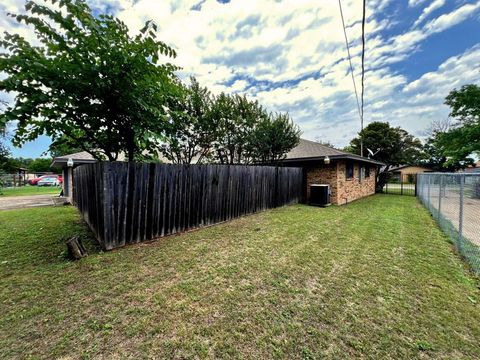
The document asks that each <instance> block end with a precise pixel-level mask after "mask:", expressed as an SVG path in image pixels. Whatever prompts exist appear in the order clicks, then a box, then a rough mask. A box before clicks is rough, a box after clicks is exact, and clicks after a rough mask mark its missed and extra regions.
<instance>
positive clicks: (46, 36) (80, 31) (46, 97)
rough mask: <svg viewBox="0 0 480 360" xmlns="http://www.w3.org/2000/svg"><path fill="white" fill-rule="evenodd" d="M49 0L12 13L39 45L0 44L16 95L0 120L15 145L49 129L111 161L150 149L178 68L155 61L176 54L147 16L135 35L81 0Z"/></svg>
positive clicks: (8, 40)
mask: <svg viewBox="0 0 480 360" xmlns="http://www.w3.org/2000/svg"><path fill="white" fill-rule="evenodd" d="M50 1H51V3H52V5H54V6H51V5H40V4H37V3H35V2H32V1H29V2H27V3H26V6H25V9H26V12H27V14H26V15H15V14H10V16H12V17H14V18H15V19H16V20H17V21H18V22H20V23H25V24H28V25H32V26H33V27H34V28H35V33H36V36H37V40H38V42H39V43H40V44H39V45H38V46H37V45H32V44H30V43H29V42H28V41H27V40H26V39H24V38H23V37H22V36H20V35H18V34H11V33H5V36H4V38H3V39H2V40H1V41H0V46H1V47H2V48H4V49H6V52H3V53H1V54H0V71H2V72H4V73H5V74H6V77H5V78H4V79H3V80H0V90H1V91H7V92H15V93H16V96H15V102H14V104H13V105H10V106H8V107H7V108H6V110H5V111H3V113H2V114H1V115H0V123H3V124H5V123H6V122H8V121H18V126H17V131H16V133H15V136H14V139H13V140H14V143H15V144H16V145H21V144H23V143H24V142H26V141H29V140H33V139H35V138H37V137H38V136H39V135H41V134H47V135H49V136H51V137H52V139H53V140H54V141H56V140H58V139H59V138H61V137H67V138H68V139H69V140H70V141H71V142H72V143H73V144H75V146H78V147H79V148H82V149H83V150H85V151H88V152H90V153H91V154H92V155H93V156H95V157H97V158H101V157H102V156H105V157H107V158H108V160H115V159H117V157H118V155H119V154H120V153H121V152H124V153H125V154H127V156H128V159H129V160H133V159H134V158H135V157H141V156H143V155H148V154H152V153H155V147H156V146H158V144H159V138H161V136H162V134H163V132H164V130H165V127H166V126H167V123H168V118H169V114H168V108H167V106H166V105H167V104H168V102H169V101H170V99H171V97H175V96H177V92H178V90H177V89H178V84H177V83H178V80H177V78H176V76H175V75H174V71H175V70H176V69H177V68H176V67H175V66H173V65H172V64H170V63H165V64H160V63H159V58H160V56H161V55H163V56H166V57H175V56H176V54H175V51H174V50H173V49H172V48H171V47H169V46H167V45H166V44H165V43H163V42H161V41H159V40H157V38H156V25H155V24H154V23H152V22H150V21H148V22H147V23H146V24H145V26H144V28H143V29H142V30H141V32H140V34H138V35H136V36H133V37H132V36H130V35H129V30H128V28H127V26H126V25H125V24H124V23H123V22H122V21H120V20H119V19H117V18H114V17H112V16H108V15H99V16H94V15H92V13H91V10H90V8H89V7H88V6H87V4H86V3H85V2H84V1H81V0H79V1H72V0H62V1H60V2H59V3H58V6H59V7H56V5H57V2H56V1H55V0H50Z"/></svg>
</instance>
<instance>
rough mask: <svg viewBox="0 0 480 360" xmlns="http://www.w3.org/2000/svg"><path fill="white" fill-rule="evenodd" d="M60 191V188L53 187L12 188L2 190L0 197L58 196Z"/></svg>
mask: <svg viewBox="0 0 480 360" xmlns="http://www.w3.org/2000/svg"><path fill="white" fill-rule="evenodd" d="M61 191H62V188H61V187H55V186H29V185H27V186H21V187H14V188H13V187H12V188H2V189H1V190H0V197H7V196H26V195H48V194H52V195H58V194H60V192H61Z"/></svg>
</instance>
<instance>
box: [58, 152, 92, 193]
mask: <svg viewBox="0 0 480 360" xmlns="http://www.w3.org/2000/svg"><path fill="white" fill-rule="evenodd" d="M96 162H97V160H95V158H94V157H93V156H92V155H91V154H90V153H88V152H86V151H81V152H78V153H74V154H67V155H63V156H58V157H56V158H54V159H53V162H52V165H51V167H57V168H60V169H62V176H63V183H62V188H63V196H65V197H66V198H67V199H68V200H69V201H70V202H72V199H73V169H74V168H76V167H77V166H79V165H84V164H93V163H96Z"/></svg>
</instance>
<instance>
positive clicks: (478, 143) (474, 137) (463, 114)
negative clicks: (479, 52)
mask: <svg viewBox="0 0 480 360" xmlns="http://www.w3.org/2000/svg"><path fill="white" fill-rule="evenodd" d="M445 104H446V105H448V106H450V108H451V112H450V116H451V117H453V118H455V120H456V123H455V124H454V125H453V127H452V128H451V129H450V130H448V131H446V132H443V133H438V134H437V135H436V138H435V139H434V144H435V146H436V147H437V148H438V149H439V152H440V153H441V154H442V155H443V156H444V157H445V158H447V161H446V163H447V164H448V165H450V166H452V165H453V166H455V164H460V165H461V166H462V167H464V166H466V165H468V164H469V163H471V158H470V157H471V156H472V154H474V153H477V154H479V153H480V86H478V85H474V84H471V85H464V86H462V87H461V88H460V90H456V89H454V90H452V91H451V92H450V94H449V95H448V96H447V97H446V99H445Z"/></svg>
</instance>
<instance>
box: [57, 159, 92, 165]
mask: <svg viewBox="0 0 480 360" xmlns="http://www.w3.org/2000/svg"><path fill="white" fill-rule="evenodd" d="M72 160H73V164H75V165H79V164H80V165H83V164H94V163H96V162H97V160H87V159H72ZM67 162H68V159H53V161H52V163H51V164H50V167H55V166H62V165H65V164H66V163H67Z"/></svg>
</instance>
